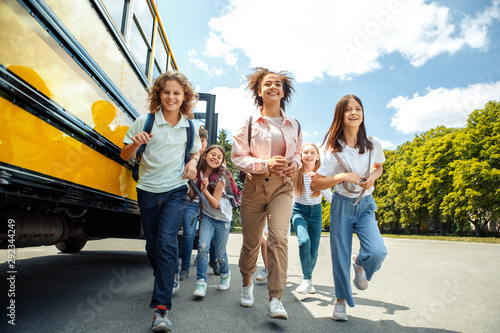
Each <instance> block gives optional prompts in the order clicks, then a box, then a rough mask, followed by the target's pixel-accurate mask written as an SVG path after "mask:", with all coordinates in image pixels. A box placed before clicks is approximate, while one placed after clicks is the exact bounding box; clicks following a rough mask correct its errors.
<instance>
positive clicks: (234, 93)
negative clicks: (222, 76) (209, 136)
mask: <svg viewBox="0 0 500 333" xmlns="http://www.w3.org/2000/svg"><path fill="white" fill-rule="evenodd" d="M210 94H214V95H216V96H217V97H216V99H215V112H216V113H218V117H219V123H218V127H219V128H218V130H219V131H220V130H221V129H225V130H228V131H229V132H230V133H229V135H230V136H232V133H235V132H236V131H237V130H238V129H239V128H240V127H241V126H242V125H243V120H244V119H245V118H246V117H249V116H250V115H251V114H252V112H253V111H255V109H256V107H255V106H254V103H253V100H252V98H251V96H250V95H249V93H247V90H246V88H245V86H240V87H238V88H230V87H214V88H213V89H212V90H211V91H210Z"/></svg>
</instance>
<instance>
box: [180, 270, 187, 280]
mask: <svg viewBox="0 0 500 333" xmlns="http://www.w3.org/2000/svg"><path fill="white" fill-rule="evenodd" d="M188 277H189V269H187V268H186V267H182V269H181V272H180V273H179V280H180V281H185V280H186V279H187V278H188Z"/></svg>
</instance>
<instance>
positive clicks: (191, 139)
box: [184, 119, 194, 164]
mask: <svg viewBox="0 0 500 333" xmlns="http://www.w3.org/2000/svg"><path fill="white" fill-rule="evenodd" d="M188 122H189V126H188V127H187V128H186V131H187V143H186V152H185V153H184V164H187V163H188V162H189V160H190V159H191V154H190V153H189V152H190V151H191V149H193V144H194V125H193V122H192V121H191V119H188Z"/></svg>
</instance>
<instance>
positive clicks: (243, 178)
mask: <svg viewBox="0 0 500 333" xmlns="http://www.w3.org/2000/svg"><path fill="white" fill-rule="evenodd" d="M295 121H296V122H297V125H298V126H299V130H298V131H297V137H298V136H299V135H300V123H299V121H298V120H297V119H295ZM247 136H248V148H250V141H251V140H252V116H250V117H249V118H248V135H247ZM246 176H247V173H246V172H245V171H240V182H242V183H245V177H246Z"/></svg>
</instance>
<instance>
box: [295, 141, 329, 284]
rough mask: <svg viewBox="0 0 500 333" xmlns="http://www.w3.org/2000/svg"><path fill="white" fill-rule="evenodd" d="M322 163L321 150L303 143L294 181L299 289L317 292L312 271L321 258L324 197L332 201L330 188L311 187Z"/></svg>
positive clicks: (310, 144)
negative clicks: (317, 189)
mask: <svg viewBox="0 0 500 333" xmlns="http://www.w3.org/2000/svg"><path fill="white" fill-rule="evenodd" d="M320 165H321V160H320V154H319V149H318V147H316V145H314V144H312V143H306V144H304V145H303V146H302V169H299V170H297V172H296V173H295V180H294V183H295V184H294V199H295V203H294V205H293V212H292V223H293V228H294V230H295V232H296V233H297V238H298V240H299V257H300V264H301V265H302V284H300V285H299V286H298V287H297V289H295V291H296V292H298V293H301V294H314V293H315V292H316V289H314V286H313V285H312V273H313V270H314V266H316V259H317V258H318V248H319V241H320V238H321V229H322V226H323V221H322V216H323V213H322V208H321V196H322V195H323V197H324V198H325V199H326V200H327V201H328V202H330V201H331V199H332V192H331V190H330V189H325V190H322V191H314V192H313V191H312V190H311V187H310V185H311V178H312V177H313V176H314V175H315V174H316V170H318V168H319V167H320Z"/></svg>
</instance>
